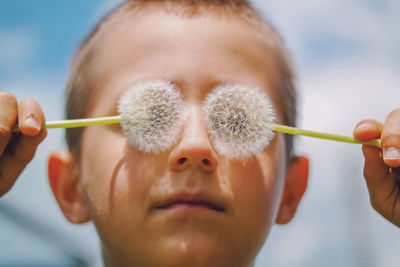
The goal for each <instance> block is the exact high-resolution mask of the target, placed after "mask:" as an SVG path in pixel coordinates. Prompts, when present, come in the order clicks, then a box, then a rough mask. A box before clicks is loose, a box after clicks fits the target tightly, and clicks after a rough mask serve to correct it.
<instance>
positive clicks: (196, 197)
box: [155, 194, 226, 213]
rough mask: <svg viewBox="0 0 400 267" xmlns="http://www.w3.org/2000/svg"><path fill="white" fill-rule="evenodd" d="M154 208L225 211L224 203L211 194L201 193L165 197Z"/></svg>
mask: <svg viewBox="0 0 400 267" xmlns="http://www.w3.org/2000/svg"><path fill="white" fill-rule="evenodd" d="M155 209H156V210H159V211H160V210H171V211H201V210H208V211H214V212H220V213H222V212H225V211H226V208H225V205H224V204H223V203H222V202H221V201H219V200H217V199H216V198H213V197H211V196H207V195H203V194H177V195H173V196H170V197H167V198H166V199H165V200H164V201H161V202H160V203H158V204H157V205H155Z"/></svg>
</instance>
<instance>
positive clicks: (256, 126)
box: [203, 83, 276, 158]
mask: <svg viewBox="0 0 400 267" xmlns="http://www.w3.org/2000/svg"><path fill="white" fill-rule="evenodd" d="M203 112H204V114H205V115H206V117H207V126H208V131H209V133H210V138H211V142H212V144H213V146H214V147H215V149H216V150H217V151H218V152H219V153H220V154H222V155H224V156H227V157H229V158H239V157H251V156H252V155H254V154H257V153H259V152H261V151H262V150H264V149H265V148H266V147H267V146H268V145H269V143H270V142H271V140H272V139H273V138H274V131H273V125H274V123H275V118H276V115H275V109H274V106H273V104H272V102H271V100H270V99H269V98H268V96H267V95H266V94H265V93H263V92H262V91H261V90H260V89H259V88H257V87H254V86H250V85H247V84H239V83H229V84H225V85H221V86H217V87H216V88H215V89H214V90H213V91H212V92H211V93H210V94H209V95H208V96H207V97H206V99H205V100H204V102H203Z"/></svg>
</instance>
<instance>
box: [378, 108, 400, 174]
mask: <svg viewBox="0 0 400 267" xmlns="http://www.w3.org/2000/svg"><path fill="white" fill-rule="evenodd" d="M381 139H382V148H383V158H384V161H385V163H386V164H387V165H388V166H390V167H392V168H395V167H400V109H396V110H394V111H392V112H391V113H390V114H389V116H388V117H387V118H386V121H385V124H384V127H383V130H382V138H381Z"/></svg>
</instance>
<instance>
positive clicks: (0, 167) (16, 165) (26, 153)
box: [0, 129, 47, 196]
mask: <svg viewBox="0 0 400 267" xmlns="http://www.w3.org/2000/svg"><path fill="white" fill-rule="evenodd" d="M46 135H47V131H46V129H43V130H42V131H41V132H40V133H39V134H38V135H36V136H24V135H20V136H18V137H16V139H15V142H13V143H12V144H10V146H8V147H7V153H5V154H4V156H3V157H2V158H1V160H0V196H2V195H4V194H5V193H6V192H8V191H9V190H10V188H11V187H12V186H13V185H14V183H15V181H16V180H17V178H18V176H19V175H20V174H21V172H22V171H23V169H24V168H25V167H26V165H27V164H28V163H29V162H30V161H31V160H32V158H33V156H34V154H35V152H36V148H37V146H38V145H39V144H40V142H42V140H43V139H44V138H45V137H46Z"/></svg>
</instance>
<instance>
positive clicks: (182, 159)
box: [178, 158, 186, 165]
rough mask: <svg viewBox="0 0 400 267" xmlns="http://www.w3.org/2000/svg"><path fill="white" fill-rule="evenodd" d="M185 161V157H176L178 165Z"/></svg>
mask: <svg viewBox="0 0 400 267" xmlns="http://www.w3.org/2000/svg"><path fill="white" fill-rule="evenodd" d="M185 162H186V158H180V159H178V164H179V165H182V164H183V163H185Z"/></svg>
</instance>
